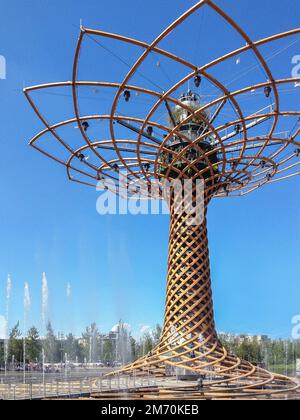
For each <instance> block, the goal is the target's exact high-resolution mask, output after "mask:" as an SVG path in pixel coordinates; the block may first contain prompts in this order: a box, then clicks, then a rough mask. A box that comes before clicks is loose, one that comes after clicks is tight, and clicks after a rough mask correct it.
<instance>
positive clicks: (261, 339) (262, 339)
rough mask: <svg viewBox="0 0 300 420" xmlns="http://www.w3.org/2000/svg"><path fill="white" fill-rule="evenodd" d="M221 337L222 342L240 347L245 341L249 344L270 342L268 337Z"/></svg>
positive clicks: (229, 335) (228, 335) (241, 335)
mask: <svg viewBox="0 0 300 420" xmlns="http://www.w3.org/2000/svg"><path fill="white" fill-rule="evenodd" d="M219 337H220V338H221V340H224V341H226V342H227V343H230V344H236V345H240V344H242V343H243V342H245V341H247V342H248V343H254V342H257V343H266V342H268V341H269V340H270V339H269V337H268V336H267V335H249V334H231V333H220V334H219Z"/></svg>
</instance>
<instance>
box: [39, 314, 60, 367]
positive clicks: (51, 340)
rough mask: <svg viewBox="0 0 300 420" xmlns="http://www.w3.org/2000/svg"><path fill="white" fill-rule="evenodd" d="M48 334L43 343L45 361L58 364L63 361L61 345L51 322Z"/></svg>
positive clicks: (48, 326) (48, 324)
mask: <svg viewBox="0 0 300 420" xmlns="http://www.w3.org/2000/svg"><path fill="white" fill-rule="evenodd" d="M46 330H47V334H46V339H45V341H44V343H43V346H44V350H45V359H46V362H49V363H57V362H58V361H59V360H60V359H61V354H60V345H59V341H58V340H57V338H56V336H55V334H54V330H53V328H52V325H51V322H50V321H49V322H48V323H47V326H46Z"/></svg>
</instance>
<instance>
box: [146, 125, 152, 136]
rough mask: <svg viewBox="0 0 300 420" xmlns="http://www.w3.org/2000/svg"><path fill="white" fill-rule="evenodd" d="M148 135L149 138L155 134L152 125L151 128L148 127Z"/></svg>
mask: <svg viewBox="0 0 300 420" xmlns="http://www.w3.org/2000/svg"><path fill="white" fill-rule="evenodd" d="M147 134H148V136H152V134H153V127H151V125H149V127H147Z"/></svg>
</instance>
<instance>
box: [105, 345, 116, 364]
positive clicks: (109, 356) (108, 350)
mask: <svg viewBox="0 0 300 420" xmlns="http://www.w3.org/2000/svg"><path fill="white" fill-rule="evenodd" d="M114 353H115V352H114V345H113V343H112V341H111V340H110V339H106V340H105V341H104V344H103V361H104V362H106V363H111V362H113V361H114V359H115V357H114Z"/></svg>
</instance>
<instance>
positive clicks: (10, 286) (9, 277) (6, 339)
mask: <svg viewBox="0 0 300 420" xmlns="http://www.w3.org/2000/svg"><path fill="white" fill-rule="evenodd" d="M11 288H12V281H11V276H10V274H9V275H8V277H7V283H6V319H5V341H4V365H5V368H4V370H5V376H6V375H7V362H8V345H9V309H10V299H11Z"/></svg>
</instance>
